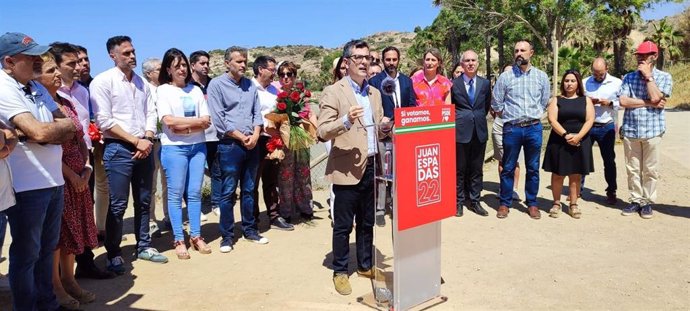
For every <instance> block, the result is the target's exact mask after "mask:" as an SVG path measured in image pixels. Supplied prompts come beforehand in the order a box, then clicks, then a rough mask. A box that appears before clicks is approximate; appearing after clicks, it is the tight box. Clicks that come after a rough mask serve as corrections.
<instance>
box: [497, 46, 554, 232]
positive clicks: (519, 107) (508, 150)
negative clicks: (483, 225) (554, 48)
mask: <svg viewBox="0 0 690 311" xmlns="http://www.w3.org/2000/svg"><path fill="white" fill-rule="evenodd" d="M533 55H534V48H533V47H532V43H530V42H529V41H527V40H522V41H518V42H517V43H516V44H515V65H513V70H511V71H506V72H503V73H502V74H501V75H500V76H499V77H498V81H496V85H495V87H494V91H493V102H492V108H493V110H494V111H495V112H496V115H497V116H499V117H501V118H503V120H504V121H505V123H504V124H503V161H502V162H503V171H502V172H501V191H500V198H501V200H500V206H499V207H498V212H497V213H496V217H498V218H506V217H508V212H509V207H510V203H511V202H512V200H513V178H514V172H515V166H516V165H517V160H518V156H519V155H520V148H524V150H525V164H526V165H525V166H526V167H527V174H526V175H527V178H526V179H525V201H526V203H527V206H528V208H527V211H528V213H529V216H530V217H531V218H532V219H539V218H541V213H540V212H539V207H537V192H539V157H540V154H541V143H542V125H541V117H542V116H543V115H544V111H545V110H546V105H547V104H548V103H549V98H550V97H551V85H550V83H549V77H548V76H547V75H546V73H544V72H543V71H541V70H539V69H537V68H534V67H533V66H532V64H531V63H530V59H531V58H532V56H533Z"/></svg>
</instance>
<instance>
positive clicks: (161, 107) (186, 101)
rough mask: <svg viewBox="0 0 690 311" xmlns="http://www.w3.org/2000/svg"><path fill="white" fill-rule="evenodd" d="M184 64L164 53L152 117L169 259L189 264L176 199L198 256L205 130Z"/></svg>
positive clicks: (175, 53) (204, 111) (202, 107)
mask: <svg viewBox="0 0 690 311" xmlns="http://www.w3.org/2000/svg"><path fill="white" fill-rule="evenodd" d="M191 79H192V74H191V71H190V67H189V61H188V60H187V57H186V56H185V55H184V53H182V51H180V50H178V49H175V48H172V49H169V50H168V51H166V52H165V55H164V56H163V63H162V64H161V71H160V75H159V76H158V82H160V86H158V89H157V92H158V101H157V102H156V106H157V109H158V118H159V119H160V121H161V123H162V129H163V133H162V134H161V138H160V140H161V145H162V147H161V165H162V167H163V171H164V172H165V177H166V180H167V186H168V215H169V216H170V224H171V225H172V229H173V236H174V243H173V245H174V246H175V255H177V258H179V259H189V258H190V257H191V256H190V255H189V252H188V251H187V245H186V243H185V238H184V230H183V228H182V197H183V194H185V193H186V194H187V196H186V201H187V214H188V219H189V236H190V244H191V247H192V248H194V249H196V250H197V251H199V253H201V254H210V253H211V248H210V247H209V246H208V245H207V244H206V242H204V239H203V238H202V237H201V223H200V222H201V221H200V214H201V185H202V183H203V178H204V163H205V161H206V137H205V134H204V131H205V130H206V129H207V128H208V127H209V126H211V117H210V115H209V111H208V105H207V104H206V98H205V96H204V93H203V92H202V91H201V89H200V88H199V87H197V86H195V85H193V84H191V83H189V82H190V80H191Z"/></svg>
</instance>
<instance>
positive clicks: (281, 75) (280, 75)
mask: <svg viewBox="0 0 690 311" xmlns="http://www.w3.org/2000/svg"><path fill="white" fill-rule="evenodd" d="M294 76H295V74H293V73H292V72H279V73H278V77H280V78H285V77H288V78H292V77H294Z"/></svg>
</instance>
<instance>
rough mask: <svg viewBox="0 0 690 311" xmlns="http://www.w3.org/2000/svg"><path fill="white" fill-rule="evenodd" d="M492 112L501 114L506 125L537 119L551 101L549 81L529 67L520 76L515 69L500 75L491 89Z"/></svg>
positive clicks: (516, 67) (518, 68) (537, 70)
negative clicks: (500, 112)
mask: <svg viewBox="0 0 690 311" xmlns="http://www.w3.org/2000/svg"><path fill="white" fill-rule="evenodd" d="M493 93H494V94H493V95H494V96H493V102H492V104H491V107H492V108H493V110H494V111H502V112H503V114H502V115H501V118H502V119H503V120H504V121H505V122H506V123H514V122H522V121H529V120H538V119H541V117H542V115H544V111H545V110H546V105H547V104H548V103H549V98H550V97H551V85H550V83H549V77H548V76H547V75H546V73H544V72H543V71H541V70H539V69H537V68H534V67H532V66H530V68H529V69H528V70H527V71H526V72H522V70H520V67H519V66H513V70H512V71H508V72H504V73H502V74H501V75H500V76H499V77H498V81H496V85H495V86H494V92H493Z"/></svg>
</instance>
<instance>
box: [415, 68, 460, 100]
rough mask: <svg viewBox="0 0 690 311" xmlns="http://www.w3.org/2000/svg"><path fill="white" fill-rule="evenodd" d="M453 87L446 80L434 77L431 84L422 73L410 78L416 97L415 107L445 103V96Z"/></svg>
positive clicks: (437, 76) (451, 83)
mask: <svg viewBox="0 0 690 311" xmlns="http://www.w3.org/2000/svg"><path fill="white" fill-rule="evenodd" d="M452 86H453V82H451V81H450V80H449V79H448V78H446V77H444V76H442V75H436V79H435V80H434V82H433V83H429V81H427V80H426V78H424V72H423V71H420V72H419V73H417V74H416V75H414V76H412V87H413V88H414V93H415V95H416V97H417V106H437V105H443V104H445V103H446V96H448V94H449V93H450V89H451V87H452Z"/></svg>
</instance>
